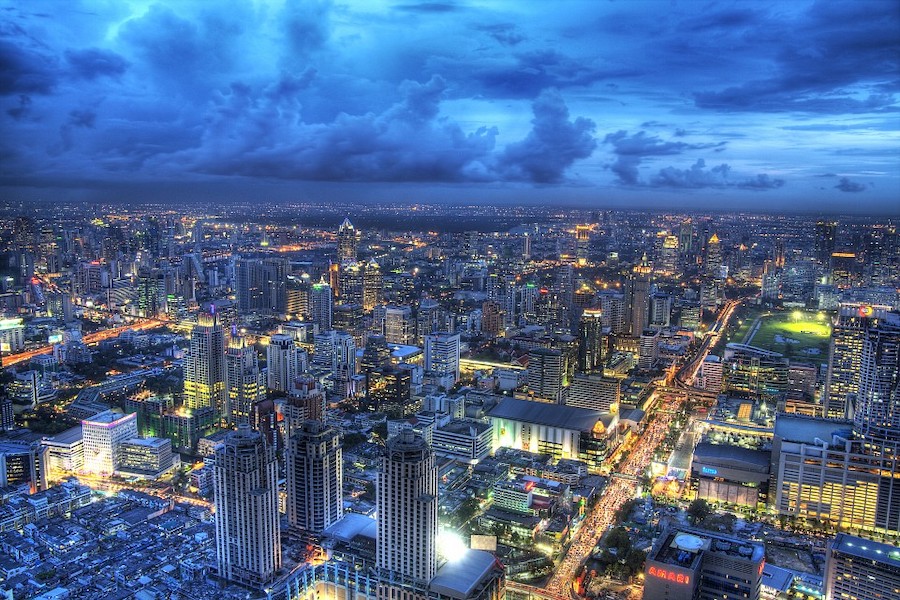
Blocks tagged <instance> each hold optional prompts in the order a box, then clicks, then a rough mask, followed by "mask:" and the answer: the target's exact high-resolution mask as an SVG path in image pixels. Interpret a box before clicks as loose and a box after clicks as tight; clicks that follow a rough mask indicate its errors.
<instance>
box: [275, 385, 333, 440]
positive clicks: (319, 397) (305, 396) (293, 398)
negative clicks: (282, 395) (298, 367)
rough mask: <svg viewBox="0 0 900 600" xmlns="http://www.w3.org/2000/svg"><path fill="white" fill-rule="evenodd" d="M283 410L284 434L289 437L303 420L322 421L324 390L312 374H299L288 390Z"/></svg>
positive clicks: (323, 416) (323, 414) (323, 415)
mask: <svg viewBox="0 0 900 600" xmlns="http://www.w3.org/2000/svg"><path fill="white" fill-rule="evenodd" d="M282 410H283V411H284V428H285V435H286V436H287V437H288V438H290V437H291V436H292V435H293V434H294V432H295V431H298V430H299V429H300V427H301V426H302V425H303V423H304V421H308V420H313V421H322V420H323V419H324V418H325V390H324V389H322V384H321V383H319V380H318V379H317V378H315V377H313V376H312V375H308V374H306V375H300V376H299V377H297V378H296V379H294V383H293V385H292V386H291V389H290V391H289V392H288V397H287V401H286V402H285V403H284V407H283V408H282Z"/></svg>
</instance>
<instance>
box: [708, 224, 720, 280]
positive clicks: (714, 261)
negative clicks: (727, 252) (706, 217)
mask: <svg viewBox="0 0 900 600" xmlns="http://www.w3.org/2000/svg"><path fill="white" fill-rule="evenodd" d="M722 264H723V261H722V242H720V241H719V236H718V235H716V234H715V233H714V234H712V237H711V238H709V241H708V242H707V243H706V257H705V259H704V261H703V272H704V273H705V274H706V276H707V277H713V278H716V279H720V278H722Z"/></svg>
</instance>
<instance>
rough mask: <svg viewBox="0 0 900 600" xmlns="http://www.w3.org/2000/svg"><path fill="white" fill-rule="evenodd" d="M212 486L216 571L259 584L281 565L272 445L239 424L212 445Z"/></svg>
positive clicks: (274, 572) (258, 585)
mask: <svg viewBox="0 0 900 600" xmlns="http://www.w3.org/2000/svg"><path fill="white" fill-rule="evenodd" d="M213 486H214V489H215V498H216V500H215V502H216V556H217V558H218V566H219V576H220V577H222V578H223V579H227V580H229V581H235V582H237V583H240V584H243V585H247V586H250V587H254V588H257V589H259V588H262V587H264V586H265V585H267V584H269V583H271V582H272V581H274V579H275V575H276V572H277V571H278V569H279V568H281V544H280V541H279V534H280V531H279V522H278V462H277V459H276V458H275V449H274V448H273V447H272V446H269V445H267V444H266V443H265V440H264V438H263V437H262V435H261V434H260V433H259V432H256V431H253V430H252V429H250V426H249V425H247V424H244V423H242V424H240V425H238V429H237V431H234V432H231V433H229V434H228V435H227V436H226V437H225V443H224V444H222V445H220V446H218V447H217V448H216V460H215V463H214V465H213Z"/></svg>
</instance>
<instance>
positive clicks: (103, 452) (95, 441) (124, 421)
mask: <svg viewBox="0 0 900 600" xmlns="http://www.w3.org/2000/svg"><path fill="white" fill-rule="evenodd" d="M137 435H138V429H137V413H129V414H127V415H125V414H122V413H120V412H116V411H113V410H105V411H103V412H101V413H98V414H96V415H94V416H93V417H91V418H90V419H85V420H83V421H82V422H81V439H82V445H83V448H84V470H85V472H87V473H93V474H94V475H112V474H113V471H115V470H116V467H117V466H118V458H119V445H120V444H121V443H122V442H124V441H125V440H130V439H131V438H135V437H137Z"/></svg>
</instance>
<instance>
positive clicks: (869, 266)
mask: <svg viewBox="0 0 900 600" xmlns="http://www.w3.org/2000/svg"><path fill="white" fill-rule="evenodd" d="M866 276H867V278H868V281H869V283H871V285H877V286H887V285H890V282H891V281H893V280H894V279H896V278H898V277H900V236H898V235H897V229H896V228H895V227H884V226H882V227H876V228H875V230H874V231H872V233H871V234H870V235H869V236H868V239H867V241H866Z"/></svg>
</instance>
